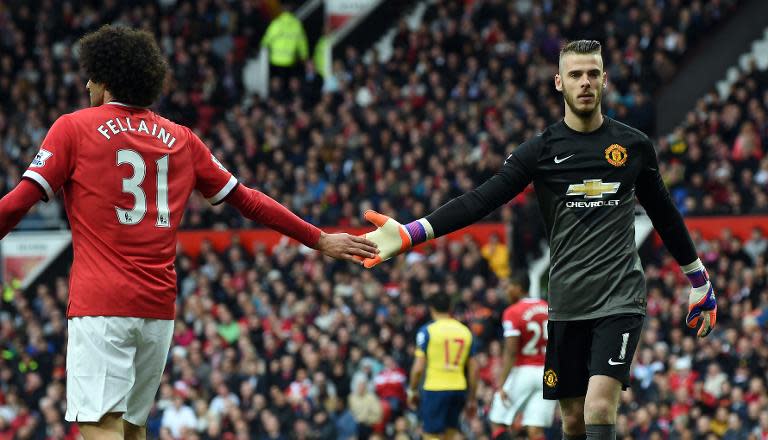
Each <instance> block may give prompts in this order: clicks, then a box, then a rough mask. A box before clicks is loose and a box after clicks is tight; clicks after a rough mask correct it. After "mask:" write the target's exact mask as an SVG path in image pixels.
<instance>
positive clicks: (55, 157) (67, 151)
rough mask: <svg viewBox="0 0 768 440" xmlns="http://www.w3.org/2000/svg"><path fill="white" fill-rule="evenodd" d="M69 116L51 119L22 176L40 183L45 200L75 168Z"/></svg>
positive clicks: (73, 138)
mask: <svg viewBox="0 0 768 440" xmlns="http://www.w3.org/2000/svg"><path fill="white" fill-rule="evenodd" d="M69 117H70V115H63V116H61V117H60V118H59V119H57V120H56V122H54V123H53V125H52V126H51V129H50V130H48V134H46V135H45V139H43V143H42V145H41V146H40V151H38V152H37V155H36V156H35V158H34V159H33V160H32V163H31V164H29V168H27V171H25V172H24V174H23V176H22V177H24V178H25V179H29V180H31V181H33V182H35V183H36V184H37V185H39V186H40V188H41V189H42V190H43V193H44V195H43V200H45V201H49V200H51V199H53V198H54V196H55V195H56V193H57V192H58V191H59V189H61V187H62V186H64V183H66V181H67V180H69V178H70V177H71V176H72V173H73V172H74V169H75V132H74V127H73V126H72V122H71V121H70V120H69Z"/></svg>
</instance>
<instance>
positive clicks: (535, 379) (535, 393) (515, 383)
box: [488, 365, 557, 428]
mask: <svg viewBox="0 0 768 440" xmlns="http://www.w3.org/2000/svg"><path fill="white" fill-rule="evenodd" d="M543 377H544V366H535V365H522V366H519V367H514V368H513V369H512V372H511V373H510V374H509V377H507V380H506V381H505V382H504V391H505V392H506V393H507V396H508V397H509V400H508V401H507V402H506V403H507V405H509V406H507V405H505V404H504V402H503V401H502V400H501V396H499V393H495V394H494V395H493V403H492V404H491V410H490V412H489V413H488V419H490V421H491V422H492V423H496V424H497V425H505V426H512V424H513V423H514V421H515V417H517V415H518V414H521V413H522V415H523V420H522V423H523V426H538V427H542V428H546V427H549V426H552V422H553V421H554V418H555V406H556V405H557V401H555V400H544V380H543Z"/></svg>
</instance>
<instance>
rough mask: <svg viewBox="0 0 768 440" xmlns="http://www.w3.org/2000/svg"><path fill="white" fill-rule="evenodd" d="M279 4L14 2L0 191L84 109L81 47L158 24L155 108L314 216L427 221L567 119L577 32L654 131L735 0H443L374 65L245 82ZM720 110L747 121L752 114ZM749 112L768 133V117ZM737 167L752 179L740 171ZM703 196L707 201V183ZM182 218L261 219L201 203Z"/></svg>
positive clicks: (634, 115)
mask: <svg viewBox="0 0 768 440" xmlns="http://www.w3.org/2000/svg"><path fill="white" fill-rule="evenodd" d="M268 3H270V2H259V1H245V2H226V1H216V2H212V1H205V0H200V1H196V2H187V1H179V2H176V1H173V0H169V1H160V2H157V3H155V2H135V4H136V6H133V7H130V8H129V7H125V6H123V5H122V4H121V3H120V2H107V5H106V6H105V7H103V8H101V7H99V8H94V7H92V6H89V3H77V4H76V3H66V5H65V7H64V8H63V9H61V12H60V13H59V11H58V9H57V8H54V7H49V6H51V0H48V1H42V2H40V5H39V6H41V7H39V8H35V7H34V4H32V3H30V2H20V3H19V5H17V6H16V5H15V6H14V7H11V8H5V9H0V31H2V32H0V46H1V47H2V48H3V50H2V52H0V53H2V55H1V56H0V104H2V105H1V106H0V140H2V148H1V149H0V150H1V151H0V163H2V165H3V168H4V169H6V170H8V171H7V172H6V174H5V177H6V178H5V179H3V181H2V182H0V191H1V192H6V191H7V190H8V189H9V188H10V187H12V186H13V185H14V184H15V183H16V182H17V181H18V178H19V175H20V171H22V170H23V169H24V168H25V167H26V166H27V164H29V162H30V160H31V159H32V157H33V156H34V153H35V151H36V149H37V145H38V144H39V142H40V140H41V139H42V137H43V136H44V134H45V132H46V128H47V127H48V126H50V123H51V122H52V121H53V120H54V119H55V118H56V117H57V116H58V115H60V114H62V113H65V112H68V111H72V110H73V109H76V108H81V107H84V106H87V100H86V93H85V92H84V84H85V82H86V78H83V77H82V75H81V73H80V72H79V71H78V68H77V64H76V61H75V59H74V58H73V56H74V55H76V53H77V51H76V50H75V48H74V47H73V44H74V42H75V41H76V39H77V38H78V37H79V36H81V35H82V34H83V33H84V32H87V31H89V30H93V29H95V28H96V27H98V25H99V24H101V23H105V22H114V23H124V24H128V25H132V26H144V27H146V28H148V29H151V30H152V31H154V32H155V34H156V35H157V36H158V39H159V41H160V43H161V45H162V48H163V50H164V51H165V53H166V55H167V56H168V59H169V60H170V64H171V66H172V75H171V77H170V78H169V84H168V86H167V90H166V91H165V93H164V95H163V98H162V100H161V102H160V104H159V105H158V111H159V112H160V113H161V114H163V115H166V116H167V117H169V118H170V119H172V120H175V121H178V122H180V123H183V124H186V125H189V126H191V127H194V128H195V130H196V131H198V132H199V133H200V134H201V135H202V136H203V138H204V140H205V141H206V143H207V144H208V145H209V146H210V147H211V149H212V150H213V151H214V153H215V154H216V156H217V157H218V158H219V159H220V161H221V162H222V163H223V164H224V165H225V166H227V167H228V168H229V169H230V170H232V171H233V172H234V173H235V174H236V175H237V176H238V177H239V178H240V179H241V181H242V182H244V183H246V184H248V185H252V186H254V187H257V188H259V189H261V190H263V191H264V192H266V193H268V194H269V195H271V196H272V197H274V198H276V199H278V200H280V201H281V202H283V203H284V204H285V205H287V206H289V207H291V208H292V209H294V210H295V211H297V212H299V213H300V214H301V215H302V217H304V218H305V219H307V220H309V221H312V222H313V223H316V224H326V225H337V224H338V225H342V226H343V225H348V224H355V223H356V222H358V221H359V220H358V217H359V215H358V213H359V212H361V209H365V208H366V207H369V206H372V207H374V208H376V209H378V210H379V211H382V212H384V213H386V214H391V215H393V216H395V217H397V218H400V219H401V220H408V219H412V218H418V217H420V216H421V215H422V214H423V213H424V212H425V211H429V210H431V209H433V208H435V207H436V206H438V205H439V204H442V203H443V202H445V201H447V200H448V199H449V198H451V197H453V196H455V195H456V194H458V193H460V192H463V191H465V190H467V189H469V188H471V187H473V186H474V185H476V184H477V183H479V182H481V181H482V180H484V179H485V178H487V177H488V176H490V175H491V174H492V173H494V172H495V171H496V170H497V169H498V167H499V166H500V164H501V163H502V161H503V159H504V158H505V157H506V156H507V155H508V154H509V152H510V151H511V150H512V149H513V148H514V146H515V145H517V144H519V143H520V142H523V141H524V140H526V139H528V138H530V137H531V136H533V135H534V134H535V133H536V132H538V131H540V130H541V129H542V128H543V127H545V126H546V125H547V124H549V123H552V122H554V121H555V120H557V119H559V118H561V117H562V111H563V109H562V107H563V106H562V102H561V99H560V96H559V95H558V94H557V93H556V92H555V90H554V88H553V86H552V76H553V74H554V73H555V70H556V67H557V66H556V61H557V54H558V50H559V47H560V45H561V44H562V42H563V41H565V39H567V38H574V37H578V38H598V39H600V40H601V41H602V42H603V46H604V51H603V53H604V59H605V61H606V70H607V71H608V74H609V78H610V81H609V88H608V89H607V90H606V91H605V93H604V102H605V104H604V109H605V111H606V113H607V114H608V115H610V116H614V117H616V118H618V119H619V120H622V121H625V122H628V123H630V124H631V125H633V126H636V127H638V128H640V129H642V130H644V131H646V132H648V133H649V134H653V133H654V127H653V124H654V111H653V105H652V103H651V99H652V96H653V93H654V92H655V91H656V90H658V88H659V87H660V86H661V85H662V84H664V83H665V81H666V80H667V79H668V78H669V77H670V76H671V75H672V74H673V73H674V71H675V66H676V65H677V64H678V63H679V62H681V60H682V58H683V56H684V54H685V51H686V49H687V48H688V47H689V46H691V45H692V44H694V43H695V42H696V41H697V39H700V38H701V35H703V34H704V33H706V32H707V31H710V30H711V29H713V28H714V27H715V26H717V24H718V23H720V22H721V21H722V20H723V18H724V17H725V16H727V14H728V13H729V12H730V11H731V10H732V9H733V8H734V7H735V5H736V4H737V1H736V0H722V1H700V0H692V1H681V0H678V1H671V2H652V1H645V2H638V1H631V0H600V1H597V0H595V1H590V2H575V1H570V2H540V3H539V2H519V3H520V4H521V5H525V4H529V5H531V4H532V6H531V7H530V8H528V9H525V8H521V9H523V10H518V9H516V6H515V3H513V2H504V1H501V0H477V1H458V0H450V1H449V0H441V1H438V2H436V3H435V4H434V5H432V6H431V7H430V8H429V9H428V11H427V13H426V15H425V17H424V21H423V24H422V25H421V26H420V27H419V28H417V29H413V30H412V29H409V28H408V27H407V26H406V25H405V24H404V22H403V23H400V25H399V28H398V33H397V36H396V38H395V40H394V54H393V56H392V57H391V58H390V59H388V60H386V61H384V60H381V61H379V60H374V62H372V63H368V64H366V63H364V62H362V60H363V58H364V57H363V56H362V54H360V53H358V52H357V51H356V50H355V49H354V48H352V47H349V48H347V49H346V50H345V51H344V54H343V56H341V57H340V58H339V59H337V60H336V61H335V62H334V64H333V68H332V70H333V73H332V75H331V76H330V77H328V78H325V79H323V78H322V77H321V76H320V75H319V74H318V73H317V71H316V69H315V68H314V66H313V65H312V64H311V63H308V64H307V65H306V69H305V74H304V75H303V76H302V77H300V78H295V79H293V80H291V81H289V83H288V84H283V83H282V82H281V81H279V80H274V81H273V82H272V84H271V85H272V90H271V92H272V93H271V95H270V97H269V98H268V99H261V98H259V97H257V96H247V94H246V93H245V89H244V86H243V81H242V70H243V65H244V62H245V61H246V59H247V58H248V57H249V56H254V55H255V53H256V51H257V50H258V47H259V40H260V37H261V35H262V34H263V32H264V29H265V28H266V24H267V21H268V15H269V14H268V13H269V11H268V10H267V9H266V8H265V7H264V5H265V4H268ZM577 6H578V7H577ZM12 85H13V87H12ZM760 87H764V83H763V85H761V86H760ZM750 96H754V95H750ZM757 100H758V103H761V102H760V100H761V99H760V98H757ZM744 104H746V103H744ZM762 104H764V103H762ZM707 110H709V115H708V118H714V119H715V120H720V119H724V118H727V119H729V123H735V124H736V125H737V126H739V127H740V125H741V124H742V123H743V122H745V121H746V120H747V119H748V118H751V117H752V115H753V113H752V112H750V111H748V110H747V109H742V111H741V112H740V113H739V114H738V115H735V116H734V115H732V113H733V111H726V110H725V109H721V108H719V107H717V106H711V107H707ZM731 120H734V121H731ZM761 124H762V125H761ZM753 125H754V128H755V129H756V130H758V135H759V136H761V137H762V138H763V139H764V138H765V136H766V134H765V133H766V132H765V126H764V121H758V122H755V123H754V124H753ZM761 129H762V132H760V131H759V130H761ZM662 140H663V138H662V139H661V140H660V143H663V142H661V141H662ZM728 141H731V142H735V140H732V139H724V142H728ZM701 142H704V141H703V140H702V141H701ZM727 147H728V149H734V150H735V149H736V148H735V147H734V146H733V145H732V143H729V144H728V145H727ZM756 150H759V148H757V149H756ZM701 156H702V157H701V159H700V160H703V161H704V162H703V167H704V169H705V170H708V169H709V168H708V166H709V164H711V163H716V162H717V158H716V157H711V156H712V154H711V153H710V152H709V151H708V150H706V149H705V151H704V153H702V154H701ZM755 174H756V173H755ZM703 177H704V180H709V179H710V177H711V178H714V177H715V176H710V175H708V174H707V175H704V176H703ZM730 178H731V180H732V181H733V182H734V185H736V187H737V188H741V187H742V183H741V180H740V178H739V176H733V175H732V176H730ZM682 181H683V182H687V181H688V180H682ZM694 189H695V188H694ZM691 194H693V198H694V199H695V202H696V204H697V209H696V210H697V211H699V210H701V211H706V210H707V208H706V207H705V206H707V205H706V204H705V201H704V200H703V195H701V194H699V193H697V192H696V191H692V192H691ZM696 197H699V199H697V198H696ZM714 210H715V209H714V208H712V209H711V211H714ZM36 214H37V216H36V217H35V216H32V217H30V218H29V219H27V220H26V221H27V222H28V223H27V224H30V222H31V221H34V220H37V221H38V222H40V221H44V220H46V219H52V220H56V219H59V218H62V216H61V212H60V209H58V207H57V206H56V205H55V204H54V205H51V206H46V207H40V208H38V211H37V213H36ZM184 226H185V227H186V228H209V227H227V226H228V227H250V226H252V224H250V223H249V222H247V221H244V220H242V219H241V218H240V216H239V215H237V214H236V213H235V212H234V210H230V209H228V208H226V207H219V208H210V207H209V206H208V204H207V203H205V202H204V201H203V200H201V199H195V201H194V203H193V204H192V207H191V208H190V210H189V212H188V215H187V216H185V224H184Z"/></svg>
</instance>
